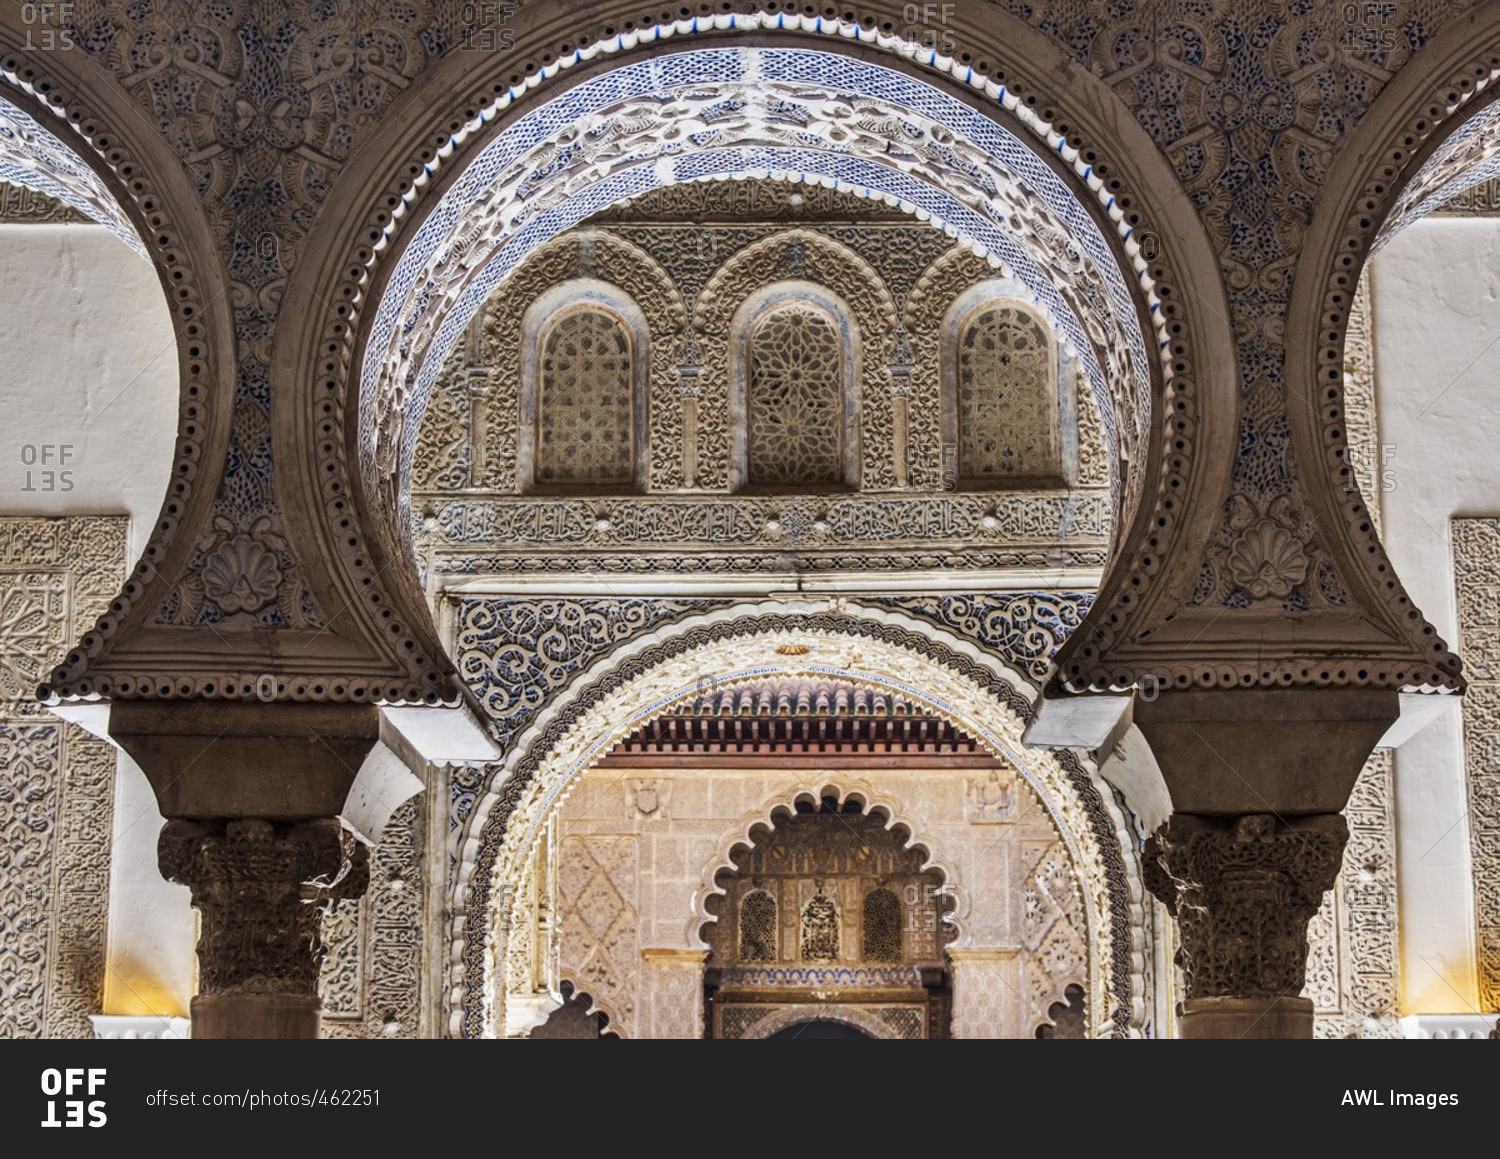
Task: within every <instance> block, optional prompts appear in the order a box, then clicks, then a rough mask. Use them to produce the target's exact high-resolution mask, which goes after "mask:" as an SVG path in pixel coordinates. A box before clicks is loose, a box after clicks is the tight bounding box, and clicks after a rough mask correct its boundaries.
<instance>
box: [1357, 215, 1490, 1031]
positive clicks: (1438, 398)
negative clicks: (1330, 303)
mask: <svg viewBox="0 0 1500 1159" xmlns="http://www.w3.org/2000/svg"><path fill="white" fill-rule="evenodd" d="M1369 276H1370V277H1371V279H1372V281H1371V298H1372V308H1373V311H1374V319H1373V323H1374V336H1375V382H1376V415H1377V422H1378V426H1379V441H1380V443H1381V444H1382V445H1383V447H1384V451H1383V457H1384V462H1383V463H1382V465H1381V469H1382V471H1383V472H1384V474H1383V478H1384V484H1383V488H1384V489H1383V493H1382V494H1381V496H1380V502H1381V511H1382V514H1383V516H1384V519H1385V545H1386V549H1387V551H1388V552H1389V554H1390V557H1391V562H1392V563H1393V564H1394V565H1395V568H1396V572H1397V574H1398V575H1400V577H1401V579H1402V580H1403V582H1404V583H1405V585H1406V590H1407V592H1408V593H1409V594H1410V595H1411V597H1412V599H1413V600H1414V601H1415V602H1416V605H1417V606H1418V607H1419V608H1421V610H1422V611H1423V613H1425V615H1426V616H1427V618H1428V619H1429V620H1430V621H1431V622H1432V623H1433V625H1434V626H1435V627H1436V628H1437V630H1438V632H1439V634H1441V635H1442V637H1443V638H1444V639H1445V640H1446V641H1448V643H1449V644H1450V645H1455V644H1456V643H1457V635H1458V632H1457V618H1456V610H1455V594H1454V575H1453V562H1452V550H1451V548H1450V545H1449V527H1448V521H1449V519H1450V518H1452V517H1454V516H1500V220H1495V219H1485V218H1428V219H1426V220H1424V221H1420V222H1418V223H1416V224H1415V225H1412V226H1410V227H1408V228H1407V229H1406V230H1404V231H1403V232H1402V233H1401V234H1399V235H1398V236H1397V237H1395V238H1394V239H1392V240H1391V242H1390V243H1389V244H1388V245H1387V246H1386V248H1385V249H1384V250H1382V251H1381V253H1380V254H1378V255H1377V256H1376V258H1375V260H1374V261H1373V262H1372V264H1371V270H1370V275H1369ZM1395 778H1396V825H1397V869H1398V882H1399V897H1398V904H1399V907H1400V912H1401V970H1402V991H1403V1013H1406V1014H1420V1013H1454V1014H1472V1013H1474V1012H1476V1009H1477V1008H1476V1006H1475V1003H1476V1002H1477V981H1476V977H1475V967H1474V913H1473V909H1472V898H1473V888H1472V884H1471V881H1470V876H1469V874H1470V869H1469V827H1468V822H1467V815H1466V814H1467V809H1468V800H1467V793H1466V787H1465V775H1464V750H1463V722H1462V718H1461V714H1460V713H1459V712H1458V711H1456V710H1453V711H1449V712H1447V713H1446V714H1444V715H1443V716H1442V718H1441V719H1440V720H1439V721H1438V722H1437V723H1435V724H1433V725H1431V726H1429V727H1428V728H1426V729H1425V730H1423V731H1422V732H1420V733H1418V734H1417V735H1416V736H1415V737H1413V738H1412V739H1411V740H1409V741H1408V742H1407V743H1406V744H1404V745H1403V746H1402V747H1401V748H1400V749H1399V750H1398V751H1397V753H1396V760H1395Z"/></svg>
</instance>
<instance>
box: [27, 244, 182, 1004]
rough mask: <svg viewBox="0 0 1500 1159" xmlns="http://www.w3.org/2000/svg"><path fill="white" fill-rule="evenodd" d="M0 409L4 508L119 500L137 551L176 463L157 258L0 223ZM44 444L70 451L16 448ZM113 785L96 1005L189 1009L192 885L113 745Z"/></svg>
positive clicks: (91, 506)
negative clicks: (176, 869) (177, 878)
mask: <svg viewBox="0 0 1500 1159" xmlns="http://www.w3.org/2000/svg"><path fill="white" fill-rule="evenodd" d="M0 416H4V418H3V421H0V514H4V515H126V516H129V518H130V534H129V543H130V548H129V550H130V556H131V561H132V562H133V561H134V560H135V558H136V557H138V556H139V554H140V552H141V550H142V549H143V548H144V547H145V543H146V539H147V536H148V534H149V532H150V529H151V526H152V524H153V523H154V522H155V519H156V515H157V512H158V510H159V508H160V506H161V501H162V497H163V495H165V494H166V486H167V480H168V476H169V475H170V472H171V466H172V452H173V444H174V442H175V435H176V429H177V352H176V347H175V343H174V337H173V331H172V323H171V316H170V314H169V313H168V310H167V302H166V298H165V296H164V295H163V293H162V290H161V285H160V283H159V281H158V280H157V277H156V271H155V270H153V269H152V268H151V266H150V265H148V264H147V263H146V262H145V261H143V260H142V259H141V258H140V257H139V256H137V255H136V254H134V253H132V252H131V251H130V250H129V249H128V248H126V246H125V245H124V243H122V242H121V241H119V240H118V239H117V238H115V237H113V236H112V235H111V234H110V233H109V232H108V231H106V230H105V229H104V228H103V227H102V226H96V225H82V224H75V225H0ZM43 445H47V446H52V447H68V448H70V450H69V451H68V452H67V454H68V461H67V462H66V463H63V464H57V463H55V462H54V463H45V464H44V463H42V462H40V461H37V462H32V463H30V464H28V463H26V462H25V461H24V460H25V458H27V457H32V456H31V453H30V452H27V451H26V448H27V447H36V448H39V449H40V448H41V447H42V446H43ZM40 454H41V452H40V450H38V452H37V454H36V458H38V459H39V458H40ZM54 454H60V452H54ZM47 470H67V471H70V472H71V475H70V477H69V480H68V481H67V482H68V483H69V484H70V486H69V487H68V489H63V488H64V486H65V483H64V481H63V480H62V479H61V478H60V477H59V478H56V479H54V480H53V486H54V489H53V490H44V489H43V488H44V486H45V482H46V481H45V479H44V477H43V475H42V472H43V471H47ZM28 472H30V478H29V479H28ZM28 487H29V488H31V489H28ZM115 796H116V810H115V813H116V816H115V825H114V835H115V836H114V844H113V847H112V849H111V863H110V865H111V868H110V928H109V931H108V935H107V938H108V940H107V946H108V964H109V969H108V971H107V972H106V976H105V993H104V1010H103V1011H102V1013H109V1014H152V1013H154V1014H161V1015H169V1016H181V1015H186V1014H187V1012H188V1002H189V1000H190V999H191V997H192V993H193V941H194V924H193V913H192V910H191V908H190V907H189V905H188V891H187V890H186V889H185V888H183V887H181V886H175V885H169V884H167V883H166V882H165V881H163V880H162V878H161V875H160V874H159V873H158V872H157V869H156V838H157V833H158V831H159V830H160V828H161V815H160V813H158V812H157V810H156V804H155V799H154V797H153V796H152V793H151V789H150V786H149V785H148V784H147V782H146V778H145V776H144V775H143V774H142V773H141V771H140V770H139V769H138V768H137V767H136V766H135V765H134V764H133V763H132V762H131V761H130V760H129V758H127V757H125V756H124V755H123V754H121V756H120V758H119V765H118V772H117V775H116V785H115Z"/></svg>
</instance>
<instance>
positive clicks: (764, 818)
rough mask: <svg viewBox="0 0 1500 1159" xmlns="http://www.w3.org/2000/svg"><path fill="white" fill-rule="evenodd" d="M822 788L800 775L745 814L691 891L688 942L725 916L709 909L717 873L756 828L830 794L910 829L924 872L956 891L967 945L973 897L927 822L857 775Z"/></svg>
mask: <svg viewBox="0 0 1500 1159" xmlns="http://www.w3.org/2000/svg"><path fill="white" fill-rule="evenodd" d="M818 780H819V782H820V784H819V786H818V787H813V786H812V785H811V784H810V783H809V782H807V781H806V780H803V779H801V778H796V779H795V780H794V782H793V783H792V784H790V785H789V786H788V787H787V788H785V789H783V790H782V791H781V792H779V793H776V794H774V795H772V796H771V797H770V798H768V799H767V800H766V801H764V802H763V803H762V804H761V806H760V807H759V808H758V809H752V810H751V811H750V812H748V813H746V814H745V815H744V816H742V817H741V818H740V819H739V820H738V821H737V822H736V823H735V824H734V826H733V828H731V829H730V830H729V831H728V832H727V833H725V834H724V836H723V838H722V839H721V840H720V842H719V846H718V848H717V849H715V850H714V853H713V856H712V857H710V858H709V859H708V861H707V862H706V863H705V865H704V869H703V872H702V873H701V874H700V884H699V886H698V889H697V891H696V892H695V893H694V895H693V911H692V914H691V916H689V918H688V920H687V925H686V928H685V930H684V933H685V934H686V936H687V942H688V945H690V946H692V947H694V948H696V949H703V948H705V947H706V945H707V942H706V941H705V940H704V939H703V936H702V933H701V931H702V929H703V927H704V926H705V925H706V924H708V923H709V922H713V921H719V920H720V919H721V917H722V915H719V916H717V917H716V916H715V915H714V914H712V913H711V912H710V911H709V908H708V903H709V898H712V897H723V896H724V890H723V889H722V888H721V887H720V886H719V884H718V877H719V874H720V873H723V872H730V873H733V872H734V860H733V853H734V850H735V848H736V847H738V846H753V845H754V844H755V837H754V833H753V831H754V830H755V829H757V828H759V827H761V826H765V827H766V828H769V829H774V828H775V827H776V826H777V825H778V824H780V823H781V822H780V816H781V815H782V814H783V813H795V812H796V809H797V806H798V804H801V803H804V802H806V803H810V804H813V805H816V804H817V803H818V802H819V801H820V800H821V799H822V798H824V797H832V798H833V799H834V800H836V801H837V802H838V804H839V805H840V806H842V805H844V804H845V803H846V802H848V801H854V802H856V803H858V805H859V807H860V812H861V813H864V814H867V815H873V814H874V813H875V812H876V811H877V810H878V811H879V812H881V813H883V814H885V818H886V820H885V824H884V826H883V828H885V829H886V830H887V831H888V832H894V831H895V830H896V829H898V828H900V829H903V830H905V831H906V840H905V841H903V842H902V848H904V849H912V850H920V851H921V852H922V853H923V854H924V857H923V860H922V870H923V872H926V871H928V870H936V871H937V872H938V873H940V874H942V876H943V884H944V885H945V886H946V887H949V888H951V889H952V890H953V897H954V901H955V903H956V905H955V909H954V913H953V918H954V924H955V925H956V927H957V929H958V940H957V941H956V942H955V943H954V944H955V945H962V944H963V937H964V932H965V931H964V925H963V918H964V915H965V914H966V913H967V912H968V909H969V907H970V906H971V905H972V904H973V898H972V897H971V896H970V895H969V892H968V890H967V889H966V888H965V887H964V884H963V881H962V879H961V875H960V873H959V870H958V867H957V865H956V864H955V863H954V862H953V861H952V860H950V859H948V858H945V857H939V856H937V855H936V853H935V852H934V851H935V850H936V849H937V842H936V841H935V840H934V839H933V838H931V837H930V836H929V834H930V833H931V831H932V830H931V826H929V825H928V824H927V822H926V821H925V820H923V819H922V818H920V817H917V816H915V815H913V813H912V811H911V809H910V808H909V807H908V806H906V805H904V804H902V803H900V802H898V801H896V800H895V799H894V798H892V797H891V796H889V795H888V794H884V793H880V792H877V791H876V790H875V789H874V788H873V787H872V786H870V785H869V784H868V783H866V782H865V781H862V780H860V779H859V778H857V777H839V776H834V777H820V778H818Z"/></svg>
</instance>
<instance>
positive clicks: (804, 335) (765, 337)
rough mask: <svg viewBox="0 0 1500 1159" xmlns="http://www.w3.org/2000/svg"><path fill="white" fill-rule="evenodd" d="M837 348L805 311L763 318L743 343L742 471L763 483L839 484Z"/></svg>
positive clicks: (789, 309) (794, 308)
mask: <svg viewBox="0 0 1500 1159" xmlns="http://www.w3.org/2000/svg"><path fill="white" fill-rule="evenodd" d="M843 362H844V359H843V343H842V341H841V340H840V337H839V333H838V331H837V330H836V329H835V328H834V326H833V324H832V322H830V321H829V320H828V318H827V317H826V316H825V315H823V314H822V313H820V312H819V311H817V310H814V309H812V308H810V307H807V306H800V305H789V306H782V307H780V308H778V309H776V310H774V311H772V312H771V313H770V314H768V315H767V316H766V317H765V318H764V319H762V321H761V322H760V324H759V325H758V326H756V328H755V332H754V334H753V335H752V336H751V339H750V350H749V382H748V384H747V389H746V407H745V410H746V422H747V424H748V427H749V431H748V436H747V439H746V473H747V476H748V478H749V481H750V482H751V483H757V484H769V485H787V486H790V485H798V486H804V485H808V484H820V483H821V484H827V483H842V482H844V413H843V412H844V366H843Z"/></svg>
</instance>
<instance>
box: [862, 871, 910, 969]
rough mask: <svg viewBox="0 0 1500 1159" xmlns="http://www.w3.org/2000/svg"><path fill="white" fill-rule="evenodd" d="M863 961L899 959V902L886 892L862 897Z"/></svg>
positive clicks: (892, 960) (873, 892)
mask: <svg viewBox="0 0 1500 1159" xmlns="http://www.w3.org/2000/svg"><path fill="white" fill-rule="evenodd" d="M864 919H865V920H864V946H863V949H864V959H865V961H866V962H899V961H900V960H901V899H900V898H898V897H897V896H896V894H895V893H894V892H893V891H892V890H889V889H872V890H871V891H870V892H869V893H867V894H865V912H864Z"/></svg>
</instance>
